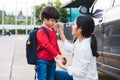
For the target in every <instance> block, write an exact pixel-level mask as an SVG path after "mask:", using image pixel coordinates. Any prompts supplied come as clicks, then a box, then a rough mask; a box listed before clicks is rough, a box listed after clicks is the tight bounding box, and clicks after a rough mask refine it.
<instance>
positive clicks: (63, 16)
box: [54, 0, 68, 23]
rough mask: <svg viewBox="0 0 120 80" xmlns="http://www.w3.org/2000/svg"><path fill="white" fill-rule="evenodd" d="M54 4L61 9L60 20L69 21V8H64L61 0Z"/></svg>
mask: <svg viewBox="0 0 120 80" xmlns="http://www.w3.org/2000/svg"><path fill="white" fill-rule="evenodd" d="M54 4H55V7H56V8H57V9H58V10H59V12H60V19H59V21H60V22H64V23H66V22H67V16H68V14H67V10H66V9H65V8H62V7H61V6H62V4H61V2H60V0H56V1H55V2H54Z"/></svg>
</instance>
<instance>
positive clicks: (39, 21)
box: [35, 4, 46, 24]
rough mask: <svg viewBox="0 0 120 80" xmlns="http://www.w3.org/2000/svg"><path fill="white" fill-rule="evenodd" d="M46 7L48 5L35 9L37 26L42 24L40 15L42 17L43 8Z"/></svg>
mask: <svg viewBox="0 0 120 80" xmlns="http://www.w3.org/2000/svg"><path fill="white" fill-rule="evenodd" d="M44 6H46V4H42V5H40V6H36V7H35V12H36V13H35V17H36V20H37V21H36V24H41V22H42V21H41V20H40V17H39V15H40V11H41V10H42V8H43V7H44Z"/></svg>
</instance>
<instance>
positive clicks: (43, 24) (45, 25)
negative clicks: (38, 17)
mask: <svg viewBox="0 0 120 80" xmlns="http://www.w3.org/2000/svg"><path fill="white" fill-rule="evenodd" d="M42 26H44V27H46V28H48V29H50V30H51V27H49V26H47V25H45V24H42Z"/></svg>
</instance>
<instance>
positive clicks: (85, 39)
mask: <svg viewBox="0 0 120 80" xmlns="http://www.w3.org/2000/svg"><path fill="white" fill-rule="evenodd" d="M56 28H57V31H58V33H59V35H60V38H61V40H62V42H63V43H64V48H65V50H67V51H68V52H70V53H73V55H74V56H73V60H72V64H71V66H65V65H63V64H62V60H60V59H56V62H57V64H58V65H59V67H61V68H62V69H64V70H66V71H56V73H55V80H98V73H97V66H96V57H98V54H97V42H96V38H95V36H94V34H93V32H94V28H95V25H94V21H93V19H92V18H91V17H90V16H87V15H86V16H78V17H77V19H76V20H75V22H74V26H73V30H72V35H74V36H76V37H77V40H76V41H75V43H74V44H71V43H69V42H68V40H67V39H66V37H65V35H64V33H63V32H62V31H61V29H60V26H59V25H56Z"/></svg>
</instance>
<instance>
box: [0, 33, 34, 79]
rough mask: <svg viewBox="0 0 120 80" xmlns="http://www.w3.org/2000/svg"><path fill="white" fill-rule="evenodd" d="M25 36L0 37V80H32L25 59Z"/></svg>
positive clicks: (32, 74) (29, 67) (32, 70)
mask: <svg viewBox="0 0 120 80" xmlns="http://www.w3.org/2000/svg"><path fill="white" fill-rule="evenodd" d="M26 38H27V36H24V35H22V36H15V35H12V36H0V80H34V66H30V65H28V64H27V62H26V58H25V41H26Z"/></svg>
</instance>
